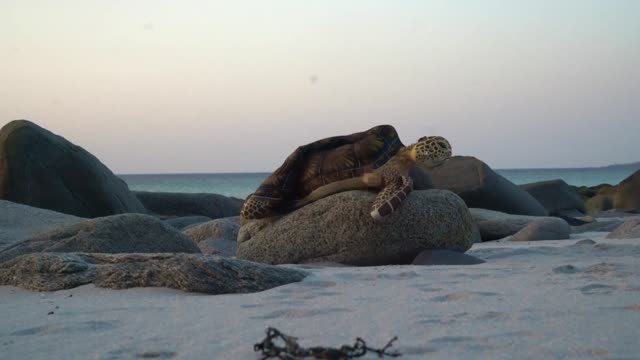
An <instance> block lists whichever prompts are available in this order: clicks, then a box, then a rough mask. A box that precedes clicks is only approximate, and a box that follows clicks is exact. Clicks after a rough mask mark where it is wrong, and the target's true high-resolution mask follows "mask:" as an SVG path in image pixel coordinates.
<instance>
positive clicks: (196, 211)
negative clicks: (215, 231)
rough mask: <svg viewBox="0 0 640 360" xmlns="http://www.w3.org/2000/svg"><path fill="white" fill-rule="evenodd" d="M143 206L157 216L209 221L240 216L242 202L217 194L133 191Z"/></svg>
mask: <svg viewBox="0 0 640 360" xmlns="http://www.w3.org/2000/svg"><path fill="white" fill-rule="evenodd" d="M134 193H135V195H136V196H137V197H138V199H140V201H141V202H142V203H143V204H144V206H145V207H146V208H147V209H148V210H149V211H152V212H153V213H154V214H158V215H172V216H194V215H202V216H207V217H209V218H211V219H217V218H223V217H229V216H236V215H239V214H240V208H241V207H242V200H238V199H235V198H230V197H226V196H223V195H218V194H191V193H170V192H147V191H135V192H134Z"/></svg>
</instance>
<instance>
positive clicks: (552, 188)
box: [520, 179, 585, 215]
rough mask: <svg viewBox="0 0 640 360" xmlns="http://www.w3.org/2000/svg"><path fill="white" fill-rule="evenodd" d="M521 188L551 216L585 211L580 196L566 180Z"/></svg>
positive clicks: (522, 186)
mask: <svg viewBox="0 0 640 360" xmlns="http://www.w3.org/2000/svg"><path fill="white" fill-rule="evenodd" d="M520 188H521V189H523V190H524V191H526V192H528V193H529V194H531V196H533V197H534V198H535V199H536V200H538V202H539V203H540V204H542V206H544V208H545V209H546V210H547V212H549V214H551V215H557V214H560V213H561V212H563V211H564V210H574V209H575V210H579V211H582V212H584V211H585V208H584V202H583V201H582V198H580V195H579V194H578V193H577V192H576V191H575V190H574V189H572V188H571V187H570V186H569V184H567V183H566V182H564V180H559V179H558V180H549V181H540V182H535V183H530V184H524V185H520Z"/></svg>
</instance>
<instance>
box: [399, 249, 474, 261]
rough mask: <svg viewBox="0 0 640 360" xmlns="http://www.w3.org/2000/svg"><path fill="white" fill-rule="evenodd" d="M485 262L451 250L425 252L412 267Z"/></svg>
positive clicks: (419, 255)
mask: <svg viewBox="0 0 640 360" xmlns="http://www.w3.org/2000/svg"><path fill="white" fill-rule="evenodd" d="M484 262H485V261H484V260H482V259H479V258H477V257H475V256H471V255H468V254H462V253H459V252H455V251H449V250H424V251H422V252H421V253H420V254H418V256H416V258H415V259H413V262H412V263H411V265H477V264H482V263H484Z"/></svg>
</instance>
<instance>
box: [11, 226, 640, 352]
mask: <svg viewBox="0 0 640 360" xmlns="http://www.w3.org/2000/svg"><path fill="white" fill-rule="evenodd" d="M604 236H606V233H584V234H579V236H576V235H572V239H571V240H560V241H537V242H527V243H506V242H504V243H500V242H492V243H479V244H475V245H474V246H473V248H472V249H471V250H470V251H468V252H467V253H468V254H470V255H474V256H477V257H479V258H481V259H484V260H486V261H487V262H486V263H484V264H480V265H472V266H410V265H407V266H379V267H362V268H357V267H327V266H303V265H295V266H293V265H287V266H292V267H296V268H302V269H305V270H307V271H310V272H311V273H312V275H311V276H309V277H307V278H306V279H305V280H304V281H302V282H300V283H294V284H289V285H285V286H281V287H277V288H274V289H271V290H267V291H263V292H259V293H253V294H243V295H217V296H209V295H200V294H193V293H185V292H181V291H176V290H170V289H160V288H137V289H128V290H109V289H99V288H95V287H94V286H93V285H87V286H82V287H79V288H75V289H70V290H64V291H56V292H50V293H39V292H32V291H26V290H22V289H18V288H14V287H7V286H4V287H0V308H1V309H2V315H3V319H2V322H1V324H0V346H1V350H0V354H1V355H0V357H1V358H3V359H136V358H156V359H257V358H259V356H258V354H256V353H254V351H253V344H254V343H257V342H259V341H261V340H262V339H263V338H264V334H265V333H264V332H265V329H266V328H267V327H268V326H273V327H276V328H278V329H279V330H281V331H282V332H284V333H285V334H288V335H293V336H297V337H298V338H299V341H300V344H301V345H303V346H318V345H324V346H339V345H342V344H351V343H352V342H353V341H354V340H355V338H356V337H361V338H363V339H365V340H366V341H367V342H368V344H369V345H370V346H373V347H381V346H383V345H384V344H386V342H387V341H388V340H389V339H390V338H392V337H393V336H398V338H399V340H398V341H397V342H396V346H395V348H397V350H398V351H400V352H401V353H402V354H403V356H402V358H403V359H514V358H520V359H637V358H638V354H639V353H640V342H638V341H637V337H638V327H639V326H640V278H639V277H638V275H639V274H640V261H638V256H640V239H632V240H607V239H604ZM585 239H590V240H593V241H594V242H595V243H592V242H591V241H582V240H585ZM365 358H370V359H374V358H377V356H375V355H370V356H368V357H365Z"/></svg>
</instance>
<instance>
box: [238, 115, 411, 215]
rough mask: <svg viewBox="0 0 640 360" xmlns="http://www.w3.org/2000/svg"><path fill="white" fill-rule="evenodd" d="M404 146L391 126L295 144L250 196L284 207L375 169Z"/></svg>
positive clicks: (381, 126)
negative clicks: (328, 185) (283, 160)
mask: <svg viewBox="0 0 640 360" xmlns="http://www.w3.org/2000/svg"><path fill="white" fill-rule="evenodd" d="M403 146H404V145H403V144H402V142H401V141H400V139H399V137H398V133H397V132H396V130H395V129H394V128H393V126H391V125H380V126H376V127H374V128H371V129H369V130H367V131H363V132H359V133H354V134H351V135H346V136H334V137H330V138H326V139H322V140H318V141H315V142H313V143H310V144H307V145H303V146H300V147H298V148H297V149H296V150H295V151H294V152H293V153H292V154H291V155H289V157H287V159H286V160H285V162H284V163H283V164H282V165H281V166H280V167H279V168H278V169H277V170H276V171H274V172H273V173H272V174H271V175H270V176H269V177H268V178H266V179H265V180H264V182H263V183H262V184H261V185H260V186H259V187H258V189H257V190H256V191H255V192H254V193H253V194H252V195H250V197H252V196H256V197H259V198H261V199H264V198H268V199H271V200H273V201H274V202H276V201H277V202H278V206H277V207H279V206H283V205H286V204H287V203H288V202H289V201H294V200H298V199H302V198H304V197H305V196H307V195H308V194H309V193H311V192H312V191H313V190H315V189H317V188H319V187H321V186H323V185H325V184H329V183H332V182H335V181H339V180H344V179H349V178H353V177H358V176H362V175H363V174H365V173H367V172H370V171H371V170H373V169H377V168H379V167H380V166H382V165H384V164H385V163H386V162H387V161H389V160H390V159H391V158H392V157H393V156H395V155H396V154H397V153H398V151H399V150H400V149H401V148H402V147H403Z"/></svg>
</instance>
